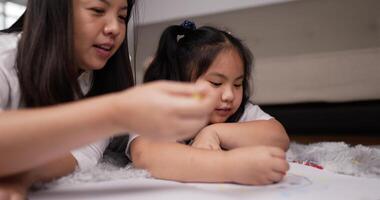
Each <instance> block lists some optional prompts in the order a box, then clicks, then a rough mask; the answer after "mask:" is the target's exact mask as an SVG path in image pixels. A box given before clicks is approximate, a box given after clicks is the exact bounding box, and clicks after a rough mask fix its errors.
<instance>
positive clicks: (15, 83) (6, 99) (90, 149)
mask: <svg viewBox="0 0 380 200" xmlns="http://www.w3.org/2000/svg"><path fill="white" fill-rule="evenodd" d="M20 37H21V34H0V111H2V110H14V109H19V108H22V107H23V105H22V102H21V89H20V84H19V79H18V76H17V69H16V67H15V61H16V55H17V43H18V41H19V39H20ZM78 82H79V85H80V87H81V89H82V91H83V93H84V94H86V93H87V92H88V91H89V90H90V88H91V83H92V72H91V71H86V72H84V73H82V74H81V75H80V76H79V78H78ZM73 139H74V138H73ZM108 143H109V139H107V140H102V141H98V142H95V143H93V144H90V145H88V146H84V147H82V148H79V149H76V150H73V151H71V154H72V155H73V156H74V158H75V159H76V161H77V163H78V167H79V169H81V170H82V169H88V168H91V167H92V166H95V165H96V164H97V163H98V161H99V160H100V158H101V157H102V155H103V152H104V150H105V149H106V147H107V146H108Z"/></svg>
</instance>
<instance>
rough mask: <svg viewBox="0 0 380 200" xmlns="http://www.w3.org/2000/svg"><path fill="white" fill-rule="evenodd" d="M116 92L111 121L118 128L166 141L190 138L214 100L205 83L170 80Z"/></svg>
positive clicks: (210, 109) (213, 92)
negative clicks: (196, 83)
mask: <svg viewBox="0 0 380 200" xmlns="http://www.w3.org/2000/svg"><path fill="white" fill-rule="evenodd" d="M117 95H119V96H118V98H117V101H116V102H114V104H113V105H111V106H113V108H114V109H113V110H114V112H113V113H114V114H113V119H114V120H113V121H114V122H115V123H116V124H117V125H118V126H119V127H121V129H122V130H124V131H125V130H128V131H130V132H134V133H137V134H140V135H144V136H151V137H159V138H166V139H170V140H184V139H189V138H192V137H194V136H195V134H196V133H197V132H198V131H199V130H200V129H201V128H202V127H204V126H205V125H206V123H207V122H208V118H209V115H210V113H211V112H212V111H213V109H214V108H215V105H216V102H217V100H218V94H216V93H215V91H213V90H212V89H211V88H209V86H204V85H203V86H202V85H201V86H200V85H195V84H185V83H176V82H170V81H156V82H152V83H147V84H144V85H140V86H136V87H134V88H131V89H128V90H127V91H125V92H123V93H119V94H117ZM194 96H197V97H198V98H195V97H194ZM199 97H201V98H199Z"/></svg>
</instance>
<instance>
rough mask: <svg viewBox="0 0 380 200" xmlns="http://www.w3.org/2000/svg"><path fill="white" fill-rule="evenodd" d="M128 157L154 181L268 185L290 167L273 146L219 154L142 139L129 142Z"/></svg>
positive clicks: (215, 151) (219, 152) (239, 149)
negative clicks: (156, 179)
mask: <svg viewBox="0 0 380 200" xmlns="http://www.w3.org/2000/svg"><path fill="white" fill-rule="evenodd" d="M131 157H132V161H133V163H134V165H135V166H136V167H137V168H142V169H146V170H148V171H149V172H150V173H151V174H152V176H153V177H155V178H160V179H167V180H176V181H182V182H234V183H241V184H253V185H259V184H260V185H261V184H270V183H273V182H275V181H279V180H281V179H282V177H283V176H284V175H285V173H286V171H287V170H288V167H289V166H288V164H287V162H286V160H285V153H284V151H282V150H281V149H278V148H275V147H248V148H238V149H236V150H232V151H218V150H206V149H199V148H193V147H190V146H186V145H184V144H178V143H169V142H157V141H152V140H149V139H146V138H143V137H139V138H136V139H135V140H134V141H133V142H132V144H131Z"/></svg>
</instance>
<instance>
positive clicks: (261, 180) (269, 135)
mask: <svg viewBox="0 0 380 200" xmlns="http://www.w3.org/2000/svg"><path fill="white" fill-rule="evenodd" d="M178 38H180V39H178ZM251 64H252V55H251V53H250V51H249V50H248V49H247V48H246V47H245V46H244V45H243V44H242V43H241V41H240V40H238V39H237V38H235V37H234V36H233V35H231V34H229V33H227V32H225V31H221V30H218V29H215V28H212V27H201V28H198V29H196V28H195V25H194V24H193V23H192V22H189V21H185V22H184V23H183V24H182V25H181V26H170V27H168V28H167V29H165V31H164V32H163V34H162V36H161V39H160V42H159V47H158V50H157V52H156V57H155V58H154V59H153V61H152V63H151V64H150V66H149V68H148V69H147V71H146V74H145V77H144V81H145V82H149V81H153V80H159V79H166V80H176V81H182V82H196V83H204V82H205V83H207V84H209V85H210V87H212V88H213V89H214V90H215V91H218V92H220V94H221V96H220V99H219V102H218V103H217V106H216V107H214V111H213V112H212V113H211V116H210V119H209V125H208V126H206V127H204V128H203V129H202V130H201V131H199V133H198V134H197V136H196V137H195V138H194V139H193V140H192V142H191V143H190V146H187V145H184V144H180V143H170V142H158V141H151V140H150V139H148V138H145V137H142V136H141V137H137V138H136V137H131V138H130V144H129V147H130V156H131V159H132V161H133V163H134V165H135V166H136V167H139V168H144V169H147V170H148V171H149V172H151V174H152V175H153V176H154V177H157V178H162V179H171V180H177V181H197V182H235V183H241V184H255V185H257V184H270V183H274V182H278V181H280V180H281V179H282V177H283V176H284V175H285V173H286V171H287V170H288V164H287V162H286V160H285V152H284V150H286V149H287V147H288V143H289V140H288V137H287V134H286V132H285V130H284V128H283V127H282V125H281V124H280V123H279V122H278V121H276V120H275V119H273V118H272V117H271V116H269V115H268V114H266V113H264V112H263V111H262V110H261V109H260V108H259V107H258V106H257V105H253V104H252V103H251V102H250V101H249V97H250V96H249V91H250V89H249V79H250V74H251ZM198 98H202V97H198ZM261 145H262V146H261ZM127 153H129V152H127ZM127 155H128V154H127Z"/></svg>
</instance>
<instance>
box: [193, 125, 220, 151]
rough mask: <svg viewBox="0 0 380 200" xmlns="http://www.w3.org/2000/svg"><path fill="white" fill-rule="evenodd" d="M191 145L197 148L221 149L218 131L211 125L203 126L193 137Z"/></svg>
mask: <svg viewBox="0 0 380 200" xmlns="http://www.w3.org/2000/svg"><path fill="white" fill-rule="evenodd" d="M191 146H192V147H195V148H199V149H209V150H222V148H221V147H220V140H219V136H218V133H217V132H216V130H214V129H212V127H211V126H206V127H205V128H203V129H202V130H201V131H200V132H199V133H198V135H197V136H196V137H195V138H194V140H193V143H192V144H191Z"/></svg>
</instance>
